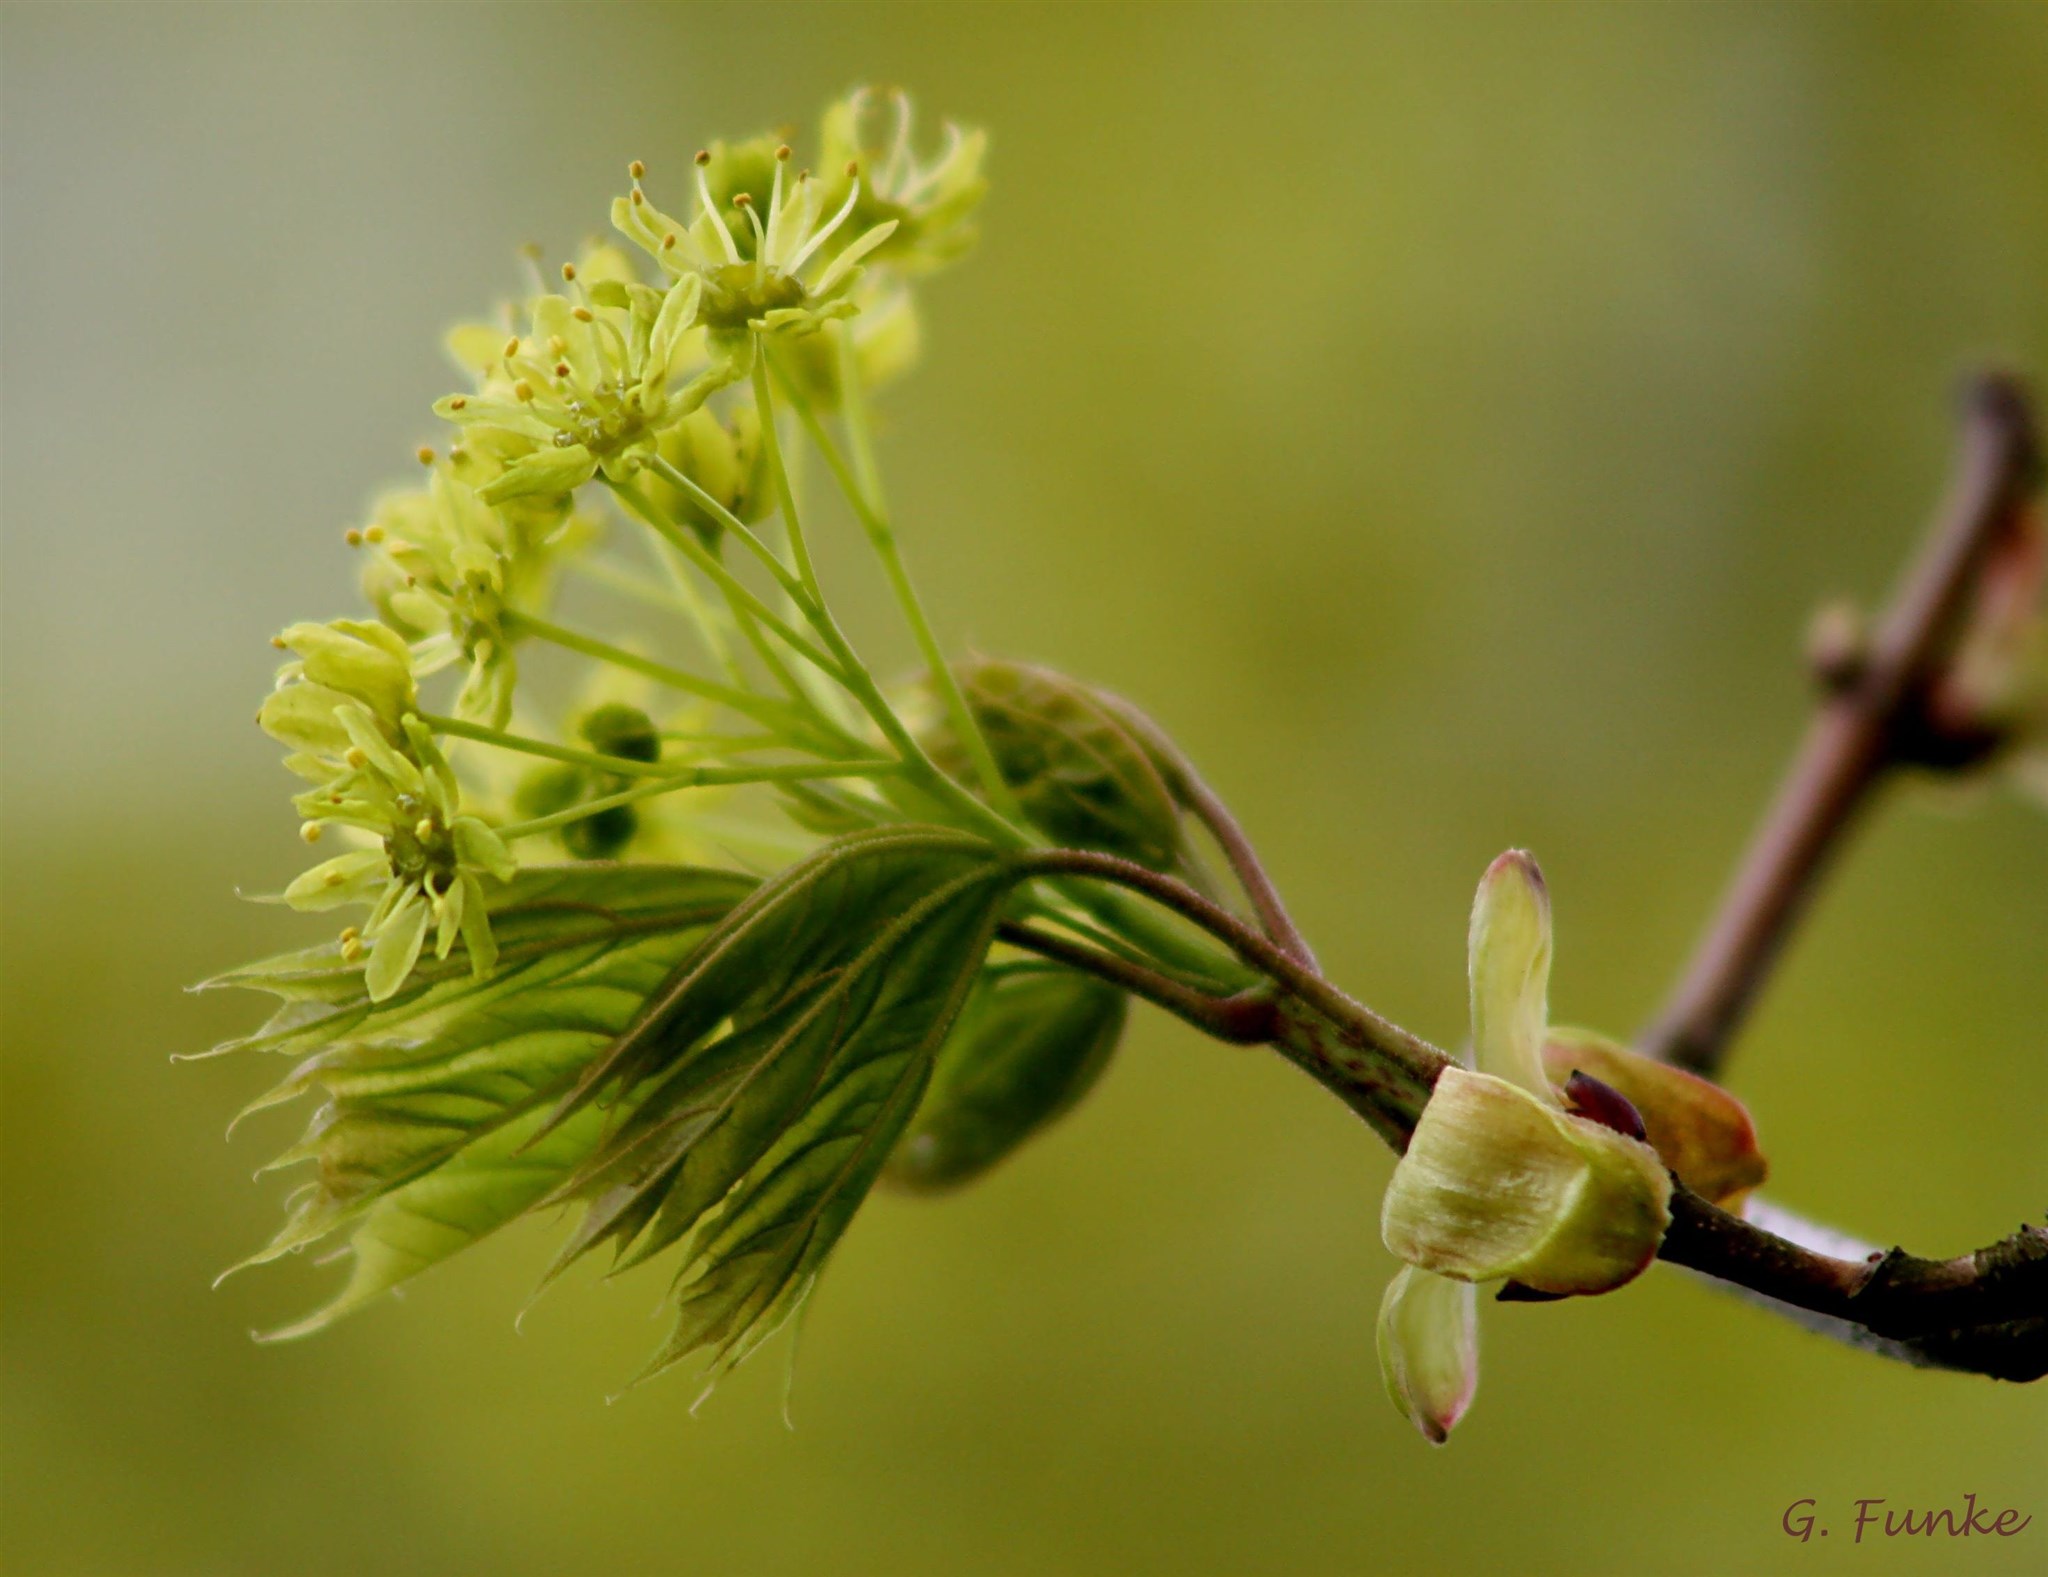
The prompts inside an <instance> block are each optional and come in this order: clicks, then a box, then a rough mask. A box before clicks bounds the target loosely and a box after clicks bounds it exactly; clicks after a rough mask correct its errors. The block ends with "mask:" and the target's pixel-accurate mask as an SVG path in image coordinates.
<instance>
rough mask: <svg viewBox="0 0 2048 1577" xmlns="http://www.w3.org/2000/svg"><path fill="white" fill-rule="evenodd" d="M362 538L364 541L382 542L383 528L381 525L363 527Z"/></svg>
mask: <svg viewBox="0 0 2048 1577" xmlns="http://www.w3.org/2000/svg"><path fill="white" fill-rule="evenodd" d="M363 540H364V541H365V542H382V541H383V540H384V528H383V527H382V526H365V527H363Z"/></svg>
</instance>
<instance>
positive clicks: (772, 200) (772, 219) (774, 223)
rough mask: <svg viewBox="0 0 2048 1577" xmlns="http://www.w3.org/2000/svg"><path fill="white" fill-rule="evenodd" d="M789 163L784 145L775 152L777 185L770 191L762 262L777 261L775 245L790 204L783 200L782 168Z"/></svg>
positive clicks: (761, 255) (760, 253)
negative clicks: (785, 212) (784, 214)
mask: <svg viewBox="0 0 2048 1577" xmlns="http://www.w3.org/2000/svg"><path fill="white" fill-rule="evenodd" d="M787 163H789V144H788V143H786V142H785V143H784V144H783V145H782V146H781V147H779V148H777V149H776V150H775V184H774V185H773V186H771V187H770V188H769V189H768V233H767V235H766V236H764V237H763V238H762V240H761V247H760V251H759V253H758V254H757V256H759V257H760V259H761V261H763V262H766V263H769V264H773V263H775V262H776V261H777V252H776V248H775V243H776V242H777V241H778V240H779V239H781V236H782V220H783V213H784V211H785V210H786V209H787V208H788V206H789V205H788V204H787V203H785V202H784V201H783V198H782V167H783V166H784V165H785V164H787Z"/></svg>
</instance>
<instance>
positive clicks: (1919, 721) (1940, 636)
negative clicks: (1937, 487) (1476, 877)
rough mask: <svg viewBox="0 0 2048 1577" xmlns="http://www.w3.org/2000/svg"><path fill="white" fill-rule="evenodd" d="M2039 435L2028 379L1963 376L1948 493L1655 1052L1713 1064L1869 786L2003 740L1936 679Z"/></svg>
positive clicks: (2032, 468) (1809, 746)
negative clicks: (1950, 728)
mask: <svg viewBox="0 0 2048 1577" xmlns="http://www.w3.org/2000/svg"><path fill="white" fill-rule="evenodd" d="M2040 472H2041V443H2040V437H2039V433H2038V430H2037V428H2036V425H2035V421H2034V416H2033V410H2032V405H2031V401H2030V399H2029V396H2028V393H2027V391H2026V389H2025V387H2024V386H2023V385H2022V384H2021V383H2020V382H2019V381H2018V380H2017V379H2014V378H2011V377H2007V376H2002V375H1986V376H1983V377H1979V378H1977V379H1975V380H1973V381H1972V382H1971V384H1970V385H1969V387H1968V389H1967V391H1966V398H1965V403H1964V416H1963V431H1962V441H1961V453H1960V455H1959V457H1958V459H1957V464H1956V473H1955V479H1954V481H1953V483H1952V485H1951V487H1950V490H1949V496H1948V498H1947V500H1946V501H1945V503H1944V504H1943V506H1942V508H1941V510H1940V512H1939V513H1938V514H1937V516H1936V518H1935V522H1934V525H1933V527H1932V529H1931V530H1930V532H1929V534H1928V538H1927V542H1926V545H1925V547H1923V548H1922V550H1921V554H1920V557H1919V559H1918V561H1917V562H1916V563H1915V564H1914V566H1913V567H1912V569H1911V571H1910V572H1909V573H1908V574H1907V576H1906V579H1905V581H1904V583H1903V584H1902V585H1901V587H1900V588H1899V591H1898V594H1897V595H1896V596H1895V597H1894V599H1893V601H1892V604H1891V606H1890V608H1889V609H1888V610H1887V611H1886V612H1885V614H1884V616H1883V617H1882V619H1881V620H1880V621H1879V622H1878V625H1877V629H1876V633H1875V636H1874V638H1873V640H1872V642H1871V645H1870V648H1869V651H1868V652H1867V654H1863V655H1861V656H1860V657H1859V658H1858V659H1857V660H1855V661H1853V662H1852V663H1850V664H1847V665H1845V666H1842V667H1840V668H1839V669H1838V670H1837V671H1836V672H1835V673H1834V674H1832V675H1831V676H1830V677H1831V679H1832V683H1831V684H1830V685H1829V693H1828V694H1827V697H1826V699H1825V700H1824V701H1823V703H1822V705H1821V707H1820V710H1819V711H1818V713H1816V715H1815V717H1814V719H1813V722H1812V725H1811V726H1810V727H1809V728H1808V730H1807V734H1806V738H1805V741H1804V742H1803V743H1802V744H1801V746H1800V747H1799V751H1798V754H1797V755H1796V756H1795V757H1794V758H1793V762H1792V766H1791V769H1790V770H1789V771H1788V772H1787V774H1786V776H1785V780H1784V783H1783V785H1782V787H1781V788H1780V789H1779V791H1778V796H1777V799H1776V800H1775V802H1774V803H1773V804H1772V806H1771V809H1770V811H1769V813H1768V814H1767V815H1766V816H1765V818H1764V822H1763V825H1762V826H1761V827H1760V828H1759V829H1758V830H1757V834H1756V837H1755V840H1754V841H1753V842H1752V843H1751V845H1750V849H1749V853H1748V855H1747V856H1746V857H1745V858H1744V860H1743V862H1742V865H1741V867H1740V868H1739V870H1738V871H1737V874H1736V876H1735V880H1734V881H1733V883H1732V884H1731V885H1730V887H1729V889H1728V892H1727V895H1726V897H1725V898H1724V899H1723V900H1722V903H1721V907H1720V910H1719V912H1718V914H1717V915H1716V917H1715V919H1714V921H1713V923H1712V925H1711V926H1710V927H1709V928H1708V930H1707V934H1706V936H1705V937H1704V938H1703V939H1702V941H1701V942H1700V945H1699V948H1698V950H1697V951H1696V952H1695V953H1694V955H1693V957H1692V960H1691V962H1690V964H1689V965H1688V966H1687V968H1686V970H1685V972H1684V974H1683V975H1682V976H1681V977H1680V979H1679V982H1678V985H1677V988H1676V989H1675V990H1674V991H1673V992H1672V994H1671V998H1670V1000H1669V1002H1668V1004H1667V1005H1666V1007H1665V1009H1664V1012H1663V1014H1662V1016H1661V1017H1660V1018H1659V1019H1658V1020H1657V1022H1656V1024H1655V1025H1654V1026H1653V1027H1652V1028H1651V1029H1650V1030H1649V1031H1648V1032H1647V1033H1646V1034H1645V1035H1643V1037H1642V1038H1641V1039H1640V1041H1639V1042H1638V1049H1640V1050H1641V1051H1643V1052H1644V1053H1645V1054H1647V1055H1649V1056H1653V1057H1661V1058H1663V1059H1665V1060H1667V1061H1670V1062H1675V1063H1677V1064H1679V1065H1680V1066H1681V1067H1686V1068H1690V1069H1692V1070H1693V1071H1695V1072H1698V1073H1703V1074H1707V1075H1708V1076H1710V1077H1711V1076H1712V1075H1713V1074H1714V1073H1715V1072H1716V1071H1717V1070H1718V1069H1719V1067H1720V1065H1721V1062H1722V1060H1723V1058H1724V1057H1725V1056H1726V1054H1727V1050H1728V1046H1729V1043H1730V1041H1731V1040H1732V1039H1733V1037H1734V1033H1735V1030H1736V1028H1737V1026H1738V1025H1739V1024H1740V1023H1741V1021H1742V1017H1743V1014H1744V1012H1745V1011H1746V1010H1747V1009H1748V1007H1749V1006H1750V1004H1751V1003H1752V1002H1753V1001H1754V1000H1755V998H1756V995H1757V993H1758V991H1759V990H1760V989H1761V988H1762V986H1763V983H1764V980H1765V978H1766V977H1767V976H1768V974H1769V972H1770V968H1771V965H1772V963H1773V962H1774V961H1775V960H1776V958H1777V957H1778V954H1779V952H1780V950H1781V949H1782V948H1783V946H1784V944H1785V941H1786V939H1787V938H1788V936H1789V935H1790V934H1791V930H1792V927H1793V925H1794V923H1795V922H1796V921H1797V920H1798V919H1799V916H1800V915H1801V913H1802V912H1803V911H1804V909H1805V907H1806V904H1807V902H1808V901H1809V899H1810V898H1811V897H1812V895H1813V892H1814V889H1815V887H1816V885H1817V884H1818V882H1819V879H1820V876H1821V874H1822V872H1823V871H1824V870H1825V868H1826V866H1827V863H1828V861H1829V859H1830V857H1831V856H1832V855H1833V854H1834V853H1835V852H1836V850H1838V849H1839V848H1840V847H1841V845H1842V843H1843V841H1844V838H1845V836H1846V834H1847V833H1848V831H1849V829H1850V828H1851V827H1852V826H1853V825H1854V824H1855V821H1856V818H1857V813H1858V812H1859V811H1860V810H1861V809H1862V808H1863V806H1864V805H1865V804H1866V803H1868V801H1869V799H1870V797H1871V794H1872V791H1873V790H1874V789H1876V788H1877V787H1878V786H1879V784H1881V783H1882V782H1884V781H1885V780H1886V779H1887V778H1888V777H1889V776H1890V775H1891V774H1892V773H1893V772H1894V771H1896V770H1897V769H1898V768H1900V767H1904V766H1908V765H1923V766H1942V767H1949V768H1960V767H1963V766H1966V765H1970V764H1973V763H1974V762H1976V761H1977V760H1980V759H1982V757H1983V756H1984V755H1985V754H1987V753H1988V752H1989V751H1991V750H1993V749H1995V748H1997V746H1998V744H1999V743H2000V742H2001V741H2000V740H1999V739H1998V738H1997V737H1996V736H1995V735H1993V734H1990V733H1973V734H1972V735H1971V736H1970V737H1969V738H1947V737H1944V736H1943V734H1942V730H1941V729H1940V727H1939V726H1938V725H1937V723H1936V720H1935V709H1934V708H1933V707H1932V706H1931V705H1930V700H1931V697H1932V686H1933V684H1934V682H1935V681H1936V679H1937V678H1938V677H1939V673H1940V667H1941V662H1942V659H1943V658H1944V656H1945V655H1946V653H1947V651H1948V649H1949V647H1950V645H1951V643H1952V641H1953V638H1954V635H1955V631H1956V626H1957V623H1958V621H1959V619H1960V617H1961V615H1962V613H1963V611H1964V609H1965V607H1966V604H1967V601H1968V598H1969V596H1970V593H1971V590H1972V588H1973V586H1974V584H1975V581H1976V577H1977V573H1978V571H1979V570H1980V569H1981V568H1982V566H1983V564H1984V561H1985V558H1986V556H1987V555H1988V554H1989V553H1990V551H1991V550H1992V548H1993V547H1994V546H1995V545H1996V544H1997V543H1998V541H1999V540H2000V538H2001V536H2002V535H2003V534H2004V533H2006V532H2008V531H2010V530H2012V529H2013V527H2014V524H2015V522H2016V520H2017V518H2018V516H2019V514H2020V512H2021V511H2022V510H2024V509H2025V507H2026V505H2027V502H2028V500H2029V498H2030V496H2031V495H2032V492H2033V490H2034V488H2035V487H2036V486H2037V485H2038V483H2039V479H2040Z"/></svg>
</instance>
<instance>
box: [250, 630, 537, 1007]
mask: <svg viewBox="0 0 2048 1577" xmlns="http://www.w3.org/2000/svg"><path fill="white" fill-rule="evenodd" d="M277 639H278V643H279V644H280V645H282V646H285V647H287V648H289V649H290V650H291V651H293V652H294V653H296V654H297V657H298V660H297V661H296V662H292V663H288V664H286V665H285V666H284V668H283V669H281V670H280V672H279V675H278V688H277V689H276V690H275V691H274V692H272V694H271V696H270V697H269V698H268V699H267V700H266V701H265V703H264V705H263V709H262V711H261V712H260V713H259V714H258V721H260V722H261V723H262V724H263V727H264V728H265V730H266V731H267V732H269V733H270V735H271V736H272V737H273V738H275V739H277V740H279V741H280V742H281V743H283V744H286V745H289V746H291V747H292V751H293V753H292V755H290V756H289V757H287V758H286V761H285V765H286V766H287V767H289V768H290V769H291V770H292V771H293V772H294V773H296V774H297V775H298V776H299V777H301V778H304V779H307V780H308V781H310V782H311V783H312V785H313V787H311V788H309V789H307V790H306V791H305V792H303V793H301V794H298V795H296V796H294V798H293V800H292V804H293V806H294V807H295V808H296V809H297V810H298V812H299V815H300V816H301V817H302V818H303V826H302V827H301V829H300V832H301V835H302V836H303V837H304V838H305V840H306V841H307V842H308V843H317V842H319V841H320V840H321V839H322V837H323V836H324V835H325V834H326V832H327V830H328V829H329V828H330V827H332V828H335V829H337V830H339V831H340V832H341V833H342V834H343V835H344V836H349V835H353V836H355V837H356V838H357V839H359V840H361V841H362V846H360V847H357V848H354V849H351V850H350V851H348V852H347V853H345V854H340V855H336V856H335V857H333V858H332V859H328V860H324V861H322V862H321V863H320V864H318V865H316V866H314V867H313V868H312V869H311V870H309V871H306V872H304V873H303V874H301V875H300V876H299V877H298V879H297V880H295V881H294V882H292V884H291V885H290V886H289V887H287V888H286V889H285V891H284V900H285V902H286V903H288V904H290V905H291V906H292V907H293V908H295V909H303V910H329V909H335V908H339V907H341V906H343V905H348V904H365V905H368V906H369V908H370V914H369V916H368V918H366V919H365V920H364V921H363V923H362V924H361V925H360V926H351V927H349V928H347V929H346V930H344V931H343V933H342V949H343V952H344V954H345V956H348V957H350V958H356V957H363V958H365V967H364V983H365V985H366V987H367V988H368V991H369V994H370V998H371V1000H372V1001H378V1002H381V1001H384V1000H385V999H386V998H388V997H390V996H392V995H393V994H394V993H395V992H396V991H397V990H398V988H399V987H400V986H402V985H403V984H404V983H405V980H406V978H407V977H408V976H409V975H410V974H411V973H412V970H413V966H414V965H415V964H416V963H417V962H418V960H419V956H420V953H421V951H422V949H423V948H424V946H425V945H426V942H427V939H428V936H429V934H430V933H431V934H432V936H433V940H434V950H435V953H436V955H437V956H438V957H441V958H446V957H447V956H448V955H449V953H450V952H451V951H452V950H453V948H454V945H455V942H456V939H457V938H458V937H459V938H461V940H462V941H463V943H464V945H465V947H466V948H467V949H468V953H469V959H470V966H471V968H472V969H473V970H474V971H475V972H476V973H477V974H479V975H483V974H488V973H489V972H490V970H491V968H492V967H493V966H494V964H495V963H496V960H497V947H496V944H495V942H494V941H493V940H492V937H491V930H490V919H489V915H488V912H487V907H486V899H485V894H484V888H483V878H484V877H486V876H489V877H492V878H494V879H496V880H500V881H503V880H507V879H509V878H510V877H511V875H512V873H513V871H514V870H515V869H516V868H517V866H516V862H515V861H514V860H513V858H512V855H511V853H510V851H509V850H508V849H507V848H506V847H505V844H504V842H503V840H501V839H500V838H499V837H498V835H497V834H496V833H495V832H493V831H492V830H491V829H490V828H489V827H488V826H487V825H485V824H484V822H482V821H481V820H479V819H478V818H477V817H475V816H471V815H466V814H464V813H463V810H462V797H461V789H460V786H459V785H458V784H457V782H456V778H455V773H454V770H453V769H452V768H451V767H450V766H449V763H448V759H447V757H446V756H444V755H443V754H442V753H441V751H440V749H439V747H438V746H436V744H435V743H434V738H433V734H432V732H431V731H430V730H429V729H428V727H427V725H426V723H425V722H424V721H422V719H421V718H420V716H419V714H418V713H417V712H416V711H414V710H413V703H414V701H415V700H416V698H417V691H416V688H415V685H414V680H413V675H412V669H411V658H412V653H411V649H410V648H409V647H408V646H407V645H406V643H405V641H404V640H403V638H401V637H400V636H399V635H397V634H396V633H395V632H393V631H391V630H389V629H387V628H385V627H384V626H383V625H381V624H373V623H368V622H365V621H358V620H337V621H335V622H334V623H333V624H327V625H321V624H295V625H293V626H291V627H290V628H289V629H287V630H285V631H284V632H283V633H282V634H281V635H280V636H278V638H277Z"/></svg>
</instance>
